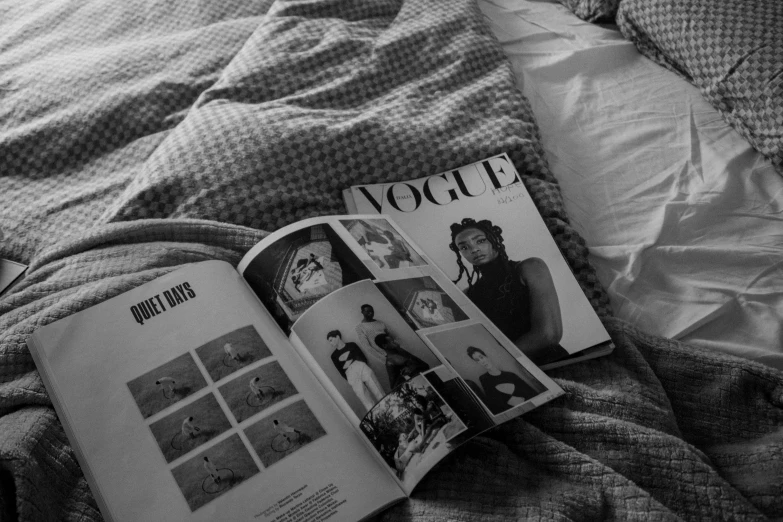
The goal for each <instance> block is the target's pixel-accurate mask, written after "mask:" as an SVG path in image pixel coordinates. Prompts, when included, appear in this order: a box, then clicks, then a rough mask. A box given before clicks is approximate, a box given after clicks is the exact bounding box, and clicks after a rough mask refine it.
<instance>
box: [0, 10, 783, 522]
mask: <svg viewBox="0 0 783 522" xmlns="http://www.w3.org/2000/svg"><path fill="white" fill-rule="evenodd" d="M0 98H1V99H2V103H0V176H1V177H0V199H2V205H1V206H0V227H2V229H3V231H4V233H5V238H6V239H5V242H4V243H3V244H2V246H0V256H2V257H10V258H12V259H16V260H19V261H23V262H28V263H31V269H30V272H29V274H28V277H27V278H26V279H25V281H24V282H23V283H22V284H21V285H20V286H18V287H17V288H16V289H15V290H14V292H13V293H12V294H10V295H8V296H6V297H4V298H3V299H2V300H0V518H2V519H5V518H9V519H14V518H18V519H19V520H25V521H36V520H98V519H100V514H99V513H98V511H97V508H96V504H95V502H94V499H93V498H92V496H91V494H90V492H89V489H88V487H87V485H86V482H85V480H84V478H83V476H82V473H81V471H80V469H79V467H78V465H77V463H76V461H75V458H74V456H73V453H72V451H71V449H70V447H69V446H68V442H67V439H66V438H65V435H64V433H63V430H62V427H61V425H60V424H59V421H58V420H57V418H56V416H55V414H54V412H53V410H52V408H51V404H50V401H49V398H48V396H47V394H46V391H45V389H44V387H43V385H42V382H41V380H40V377H39V376H38V374H37V372H36V370H35V366H34V364H33V362H32V358H31V357H30V354H29V352H28V350H27V346H26V339H27V337H28V336H29V335H30V333H31V332H32V331H33V330H34V329H35V328H37V327H39V326H41V325H43V324H47V323H49V322H52V321H54V320H57V319H58V318H61V317H64V316H66V315H69V314H72V313H74V312H76V311H78V310H81V309H84V308H85V307H88V306H90V305H93V304H97V303H99V302H101V301H103V300H105V299H107V298H109V297H112V296H114V295H117V294H118V293H120V292H122V291H125V290H127V289H129V288H132V287H134V286H137V285H139V284H142V283H144V282H147V281H149V280H151V279H152V278H154V277H157V276H159V275H161V274H163V273H165V272H167V271H169V270H172V269H174V268H176V267H178V266H181V265H183V264H185V263H190V262H194V261H201V260H204V259H224V260H227V261H229V262H232V263H236V262H237V261H238V260H239V258H240V257H241V255H242V253H244V252H245V251H246V250H247V249H248V248H249V247H250V246H251V245H252V244H254V243H255V242H256V241H258V240H259V239H260V238H261V237H262V236H263V232H261V230H271V229H274V228H276V227H279V226H280V225H283V224H286V223H290V222H292V221H294V220H296V219H299V218H303V217H307V216H311V215H316V214H321V213H334V212H341V211H342V210H343V209H342V205H341V202H340V197H339V196H340V190H341V189H342V188H345V187H346V186H348V185H350V184H353V183H371V182H375V181H380V180H393V179H404V178H409V177H419V176H422V175H426V174H433V173H436V172H441V171H443V170H446V169H449V168H452V167H456V166H459V165H462V164H466V163H470V162H473V161H477V160H478V159H481V158H483V157H486V156H490V155H493V154H497V153H500V152H503V151H506V152H508V153H509V155H510V156H511V158H512V159H513V160H514V162H515V164H516V166H517V168H518V170H519V171H520V172H524V173H525V182H526V184H527V185H528V188H529V189H530V191H531V194H532V196H533V199H534V201H535V202H536V204H537V205H538V207H539V209H540V210H541V212H542V214H543V215H544V217H545V219H546V222H547V225H548V226H549V228H550V230H551V231H552V233H553V235H554V236H555V238H556V240H557V242H558V244H559V246H560V247H561V249H562V250H563V252H564V254H565V255H566V258H567V260H568V261H569V263H570V265H571V266H572V268H573V269H574V271H575V273H576V275H577V278H578V279H579V281H580V283H581V284H582V286H583V288H584V290H585V292H586V293H587V295H588V297H589V298H590V300H591V302H592V303H593V305H594V306H595V307H596V309H597V310H598V311H599V313H600V314H601V315H602V317H604V320H605V322H606V325H607V328H608V329H609V331H610V333H611V334H612V336H613V338H614V340H615V343H616V344H617V350H616V352H615V353H614V354H613V355H611V356H609V357H605V358H603V359H600V360H596V361H592V362H588V363H583V364H579V365H575V366H572V367H568V368H564V369H559V370H557V371H554V372H552V375H553V376H554V377H555V378H556V379H557V380H558V382H559V383H560V384H561V386H563V388H564V389H565V390H566V392H567V393H566V396H565V397H563V398H560V399H558V400H556V401H554V402H552V403H550V404H548V405H546V406H544V407H542V408H540V409H538V410H536V411H534V412H532V413H531V414H528V415H526V416H525V417H524V419H523V420H518V421H514V422H512V423H509V424H507V425H504V426H502V427H500V428H499V429H496V430H495V431H493V432H491V433H490V434H488V435H487V436H485V437H481V438H480V439H478V440H477V441H475V442H472V443H470V444H469V445H467V446H466V447H465V448H463V449H461V450H460V451H458V452H457V454H456V455H454V456H452V457H450V458H449V459H448V460H447V461H445V462H444V463H443V464H442V465H441V466H440V467H438V468H437V469H436V470H435V471H433V472H432V473H431V475H430V476H428V478H427V479H426V480H425V481H424V482H423V483H422V484H421V486H420V488H419V489H418V490H417V492H416V493H415V494H414V497H413V499H412V500H410V501H409V502H407V503H404V504H401V505H399V506H396V507H395V508H393V509H392V510H391V511H389V512H387V513H385V514H384V515H382V516H381V518H382V519H383V520H406V521H407V520H419V521H423V520H432V521H435V520H438V521H440V520H476V521H478V520H507V519H509V518H515V517H520V518H521V517H530V518H541V519H551V520H556V519H557V520H562V519H580V520H596V519H612V518H614V519H620V520H628V519H641V520H648V519H651V518H654V519H663V520H677V519H685V520H695V519H702V520H720V519H726V520H730V519H733V520H736V519H754V518H759V519H760V518H763V517H764V516H769V517H777V518H782V517H783V498H781V495H780V494H779V492H780V489H781V486H782V485H783V375H781V374H780V373H776V372H774V371H772V370H770V369H768V368H766V367H763V366H760V365H755V364H752V363H749V362H745V361H742V360H739V359H733V358H727V357H722V356H716V355H714V354H711V353H708V352H705V351H701V350H698V349H696V348H694V347H690V346H687V345H682V344H678V343H675V342H670V341H667V340H664V339H660V338H655V337H650V336H646V335H643V334H641V333H639V332H637V331H635V330H633V329H631V328H629V327H627V326H626V325H624V324H623V323H621V322H619V321H617V320H615V319H612V318H611V317H610V316H609V311H608V309H607V306H606V302H607V300H606V296H605V294H604V293H603V291H602V290H601V289H600V287H599V285H598V284H597V283H596V279H595V276H594V273H593V270H592V269H591V267H590V266H589V265H588V263H587V260H586V259H587V258H586V250H585V248H584V245H583V242H582V241H581V240H580V238H579V237H578V235H577V234H576V233H575V232H574V231H573V230H572V228H571V227H570V225H569V224H568V222H567V218H566V216H565V212H564V210H563V206H562V201H561V199H560V195H559V192H558V189H557V185H556V182H555V181H554V179H553V178H552V176H551V174H550V173H549V170H548V167H547V164H546V161H545V159H544V157H543V153H542V149H541V146H540V144H539V140H538V132H537V127H536V126H535V123H534V119H533V116H532V114H531V113H530V109H529V106H528V104H527V102H526V100H525V99H524V98H523V97H522V96H521V94H520V93H519V91H517V90H516V88H515V86H514V80H513V78H512V76H511V72H510V68H509V66H508V64H507V63H506V61H505V58H504V55H503V54H502V51H501V50H500V48H499V47H498V45H497V43H496V42H495V41H494V39H493V37H492V36H491V35H490V33H489V32H488V30H487V29H486V27H485V26H484V23H483V20H482V18H481V15H480V14H479V12H478V10H477V9H476V7H475V6H474V5H473V3H472V2H471V1H469V0H461V1H455V0H449V1H443V2H432V1H427V0H405V1H395V2H392V1H389V2H366V1H363V0H362V1H356V2H345V1H343V2H340V1H335V0H305V1H298V2H286V1H277V2H274V3H270V2H257V3H251V2H236V3H230V2H204V3H196V2H191V3H185V2H182V3H181V5H180V4H179V3H171V2H164V1H160V2H155V1H146V2H145V1H140V0H135V1H129V2H115V1H113V2H104V1H101V2H98V1H93V2H90V1H87V2H84V1H78V2H77V1H72V2H69V1H67V0H66V1H64V2H59V3H56V4H52V3H50V2H45V1H40V2H29V3H13V4H12V3H7V2H6V3H0Z"/></svg>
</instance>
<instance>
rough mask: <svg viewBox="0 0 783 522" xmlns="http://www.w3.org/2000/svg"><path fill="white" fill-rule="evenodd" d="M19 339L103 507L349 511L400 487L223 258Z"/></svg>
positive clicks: (179, 513) (187, 514)
mask: <svg viewBox="0 0 783 522" xmlns="http://www.w3.org/2000/svg"><path fill="white" fill-rule="evenodd" d="M31 339H32V342H31V349H32V352H33V354H34V356H35V360H36V364H37V365H38V368H39V369H40V370H41V374H42V376H43V377H44V381H45V383H46V385H47V388H48V389H49V391H50V395H51V397H52V399H53V402H54V404H55V407H56V409H57V412H58V415H59V416H60V418H61V419H62V421H63V424H64V426H65V427H66V431H67V433H68V436H69V439H70V440H71V442H72V445H73V446H74V448H75V450H76V452H77V455H78V456H79V459H80V462H81V464H82V468H83V469H84V471H85V474H86V476H87V477H88V480H89V483H90V486H91V487H92V489H93V491H94V492H95V493H96V495H95V496H96V498H97V499H98V501H99V504H100V506H101V511H102V513H103V514H104V516H105V518H107V519H108V520H194V521H198V520H201V521H211V520H258V521H266V522H272V521H282V520H286V521H321V520H327V519H331V520H346V521H351V520H359V519H362V518H364V517H367V516H369V515H371V514H372V513H374V512H377V511H378V510H380V509H382V508H384V507H386V506H388V505H389V504H390V503H392V502H395V501H397V500H400V499H402V498H404V494H403V492H402V491H401V489H400V487H399V485H398V484H397V483H396V482H395V481H394V480H393V479H392V478H391V477H389V475H388V472H387V470H385V469H384V468H383V467H382V466H380V465H379V463H378V460H377V457H376V456H375V455H374V454H372V453H371V452H369V451H367V449H366V443H365V441H364V440H363V439H362V438H361V437H360V436H359V435H358V434H357V432H356V430H355V429H354V427H353V426H351V425H350V424H349V423H348V422H346V420H345V416H344V415H343V413H342V412H341V410H340V409H339V408H338V407H337V406H336V405H335V403H334V402H333V401H332V400H331V399H330V397H329V395H328V394H327V393H325V392H324V389H323V388H322V386H321V385H320V384H319V383H318V381H317V380H315V379H313V376H312V373H311V372H310V371H309V370H308V369H307V367H306V366H304V364H303V362H302V360H301V358H300V357H298V356H297V355H296V353H295V352H294V350H293V349H292V348H291V346H290V343H289V341H288V340H287V339H286V338H285V336H284V335H283V334H282V332H280V329H279V328H278V327H277V325H276V324H275V323H274V321H273V320H272V319H271V317H269V315H268V313H267V312H266V311H265V310H264V308H263V307H262V306H261V305H260V304H259V302H258V299H257V298H256V297H255V296H254V295H253V293H252V292H251V291H250V290H249V289H248V287H247V284H246V283H245V282H244V281H243V280H242V278H241V277H240V276H239V274H238V273H237V272H236V270H234V268H233V267H232V266H231V265H229V264H227V263H224V262H219V261H207V262H203V263H196V264H194V265H190V266H188V267H185V268H183V269H180V270H177V271H174V272H172V273H170V274H167V275H165V276H163V277H161V278H159V279H156V280H155V281H152V282H150V283H147V284H145V285H143V286H141V287H139V288H136V289H134V290H131V291H129V292H127V293H124V294H122V295H120V296H117V297H115V298H113V299H110V300H108V301H106V302H104V303H102V304H100V305H98V306H95V307H92V308H90V309H88V310H85V311H83V312H80V313H77V314H75V315H72V316H70V317H67V318H65V319H62V320H60V321H57V322H55V323H53V324H51V325H48V326H46V327H44V328H42V329H40V330H38V331H36V332H35V333H34V335H33V337H32V338H31Z"/></svg>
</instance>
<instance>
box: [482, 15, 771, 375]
mask: <svg viewBox="0 0 783 522" xmlns="http://www.w3.org/2000/svg"><path fill="white" fill-rule="evenodd" d="M479 6H480V8H481V9H482V12H484V13H485V14H486V15H487V17H488V19H489V21H490V26H491V27H492V29H493V32H494V33H495V34H496V35H497V37H498V39H499V40H500V41H501V43H502V45H503V49H504V51H505V52H506V54H507V55H508V57H509V59H510V61H511V65H512V68H513V69H514V72H515V75H516V79H517V85H518V86H519V88H520V90H522V91H523V93H524V94H525V95H526V96H527V98H528V99H529V100H530V103H531V105H532V107H533V111H534V113H535V114H536V118H537V121H538V126H539V129H540V131H541V137H542V144H543V146H544V150H545V152H546V155H547V159H548V160H549V165H550V168H551V170H552V173H553V174H554V176H555V177H556V178H557V180H558V182H559V184H560V190H561V192H562V194H563V199H564V201H565V207H566V211H567V212H568V216H569V218H570V219H571V222H572V224H573V226H574V228H576V230H577V231H578V232H579V233H580V235H581V236H582V237H583V238H584V239H585V241H586V242H587V245H588V248H589V249H590V262H591V263H592V264H593V266H595V268H596V271H597V273H598V277H599V279H600V281H601V283H602V284H603V285H604V287H605V288H606V289H607V291H608V293H609V297H610V301H611V304H612V311H613V312H614V314H615V316H616V317H618V318H621V319H624V320H626V321H628V322H629V323H631V324H633V325H635V326H637V327H639V328H641V329H642V330H644V331H646V332H649V333H654V334H657V335H661V336H663V337H669V338H675V339H678V340H681V341H686V342H689V343H693V344H698V345H699V346H703V347H706V348H710V349H712V350H716V351H721V352H724V353H728V354H732V355H739V356H742V357H747V358H749V359H752V360H755V361H758V362H763V363H765V364H768V365H770V366H773V367H775V368H777V369H779V370H783V177H781V176H780V175H779V174H778V173H777V172H776V171H775V168H774V166H773V165H772V164H771V163H770V162H769V160H767V159H765V158H764V157H763V156H762V155H761V153H759V152H757V151H755V150H753V147H752V146H751V145H750V144H749V143H748V141H747V140H745V139H744V138H743V137H742V136H740V134H739V133H738V132H736V131H735V130H734V129H732V128H731V126H730V125H729V124H728V123H726V122H725V121H724V120H723V118H721V116H720V114H719V113H718V112H717V111H716V110H715V109H714V108H713V107H711V106H710V104H709V103H708V102H707V101H706V100H705V99H704V98H703V96H702V95H701V93H700V92H699V90H698V89H697V88H696V87H695V86H693V85H691V84H690V83H688V82H687V81H686V80H684V79H683V78H682V77H680V76H678V75H677V74H675V73H673V72H671V71H669V70H667V69H665V68H663V67H661V66H659V65H658V64H656V63H653V62H652V61H651V60H649V59H648V58H646V57H645V56H644V55H642V54H640V53H639V52H638V50H637V49H636V47H635V46H634V45H633V43H631V42H629V41H627V40H626V39H624V38H623V36H622V34H621V33H620V32H619V31H618V30H617V28H616V27H608V26H599V25H596V24H592V23H585V22H582V21H581V20H579V19H577V17H576V16H574V15H573V14H572V13H570V12H568V10H567V9H566V8H565V7H564V6H562V5H560V4H559V3H558V2H557V1H556V0H549V1H540V0H537V1H532V0H481V1H480V2H479Z"/></svg>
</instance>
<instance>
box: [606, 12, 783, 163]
mask: <svg viewBox="0 0 783 522" xmlns="http://www.w3.org/2000/svg"><path fill="white" fill-rule="evenodd" d="M617 24H618V25H619V27H620V29H621V30H622V32H623V34H624V35H625V37H626V38H628V39H629V40H631V41H633V42H634V43H635V44H636V46H637V47H638V48H639V50H640V51H641V52H642V53H643V54H644V55H645V56H647V57H649V58H651V59H652V60H654V61H656V62H658V63H659V64H661V65H663V66H664V67H667V68H669V69H671V70H672V71H675V72H676V73H678V74H680V75H682V76H684V77H685V78H686V79H687V80H688V81H690V82H691V83H693V84H694V85H695V86H697V87H698V88H699V89H700V90H701V92H702V94H703V95H704V97H705V98H706V99H707V100H708V101H709V102H710V103H711V104H712V105H713V106H714V107H715V108H716V109H717V110H718V112H720V113H721V115H722V116H723V117H724V118H725V119H726V121H727V122H728V123H729V124H730V125H731V126H733V127H734V128H735V129H737V131H738V132H739V133H740V134H741V135H742V136H744V137H745V138H746V139H747V140H748V141H749V142H750V143H751V145H753V147H754V148H756V150H758V151H759V152H761V153H762V154H763V155H764V156H766V157H767V158H768V159H769V160H770V161H771V162H772V164H773V165H774V166H775V168H776V169H777V171H778V172H779V173H780V174H781V175H783V2H781V1H780V0H754V1H752V2H746V1H742V0H685V1H683V0H623V1H622V2H621V4H620V8H619V10H618V13H617Z"/></svg>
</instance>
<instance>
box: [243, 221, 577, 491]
mask: <svg viewBox="0 0 783 522" xmlns="http://www.w3.org/2000/svg"><path fill="white" fill-rule="evenodd" d="M239 271H240V273H241V274H242V275H243V277H245V279H246V280H247V281H248V284H249V285H250V287H251V288H253V290H254V291H255V292H256V293H257V295H258V296H259V299H260V300H261V301H262V302H263V303H264V305H265V306H267V308H269V309H270V311H271V312H272V315H273V316H274V317H275V318H276V319H277V321H278V324H279V325H280V327H281V329H282V330H283V331H285V332H286V333H288V334H289V335H290V339H291V344H292V345H293V346H294V347H296V348H298V350H299V351H300V353H301V355H302V357H303V358H304V359H305V360H306V361H307V362H308V364H309V366H310V367H311V369H312V370H313V372H314V374H315V375H316V376H317V377H318V378H319V380H320V381H321V382H322V383H323V384H324V386H325V388H326V389H327V390H328V391H329V392H330V393H331V395H332V396H333V397H334V398H335V401H336V402H337V403H338V404H339V405H341V407H342V409H343V411H344V412H345V415H346V417H347V418H348V419H349V420H350V422H351V423H352V424H353V425H354V426H356V427H357V429H358V430H360V431H361V432H362V433H363V434H364V435H365V436H366V438H367V441H368V443H369V444H370V445H371V447H372V448H374V449H375V450H376V451H377V453H378V455H379V457H380V459H381V460H382V461H383V463H384V464H385V465H386V466H387V467H388V469H389V472H390V473H391V474H393V475H394V476H395V477H396V478H397V479H398V480H399V481H400V484H401V486H402V488H403V489H404V490H405V491H406V493H410V491H412V490H413V488H414V487H415V485H416V484H417V483H418V482H419V480H421V478H422V477H423V476H424V475H425V474H426V473H427V471H429V470H430V469H431V468H432V467H433V466H434V465H435V464H436V463H437V462H439V461H440V460H441V459H442V458H443V457H445V456H446V455H447V454H448V453H449V452H450V451H452V450H453V449H454V448H456V447H457V446H458V445H460V444H461V443H463V442H465V441H466V440H468V439H469V438H470V437H472V436H475V435H476V434H478V433H480V432H482V431H484V430H486V429H489V428H491V427H493V426H495V425H497V424H500V423H502V422H505V421H507V420H509V419H511V418H514V417H516V416H518V415H521V414H522V413H524V412H526V411H529V410H530V409H532V408H535V407H536V406H539V405H541V404H544V403H545V402H547V401H549V400H551V399H553V398H555V397H557V396H558V395H559V394H561V393H562V391H561V390H560V388H559V387H558V386H557V385H556V384H555V383H554V382H553V381H552V380H551V379H549V378H548V377H547V376H546V375H545V374H544V373H543V372H542V371H541V370H540V369H539V368H537V367H536V366H535V365H533V364H532V363H531V362H530V360H529V359H528V358H527V357H525V356H524V355H523V354H522V352H521V351H520V350H519V349H517V348H516V346H514V344H513V343H511V342H510V341H509V340H508V339H507V338H506V337H505V336H503V334H502V333H501V332H500V331H499V330H498V329H497V327H495V326H494V325H492V324H491V323H489V322H488V321H487V320H486V319H485V317H484V316H483V315H482V314H481V312H480V311H479V310H478V308H477V307H476V306H475V305H474V304H473V303H472V302H471V301H470V300H469V299H468V298H467V297H466V296H465V295H464V294H463V293H462V292H460V291H459V290H458V289H457V287H456V286H455V285H454V284H453V283H452V282H451V281H450V280H449V279H448V278H447V277H446V276H445V275H444V274H443V273H442V272H441V271H440V270H439V269H438V268H437V267H436V266H435V265H434V264H433V263H432V261H431V260H429V258H428V257H427V256H426V254H423V253H422V252H421V251H419V250H418V247H416V246H415V245H414V244H413V242H412V241H411V240H410V238H409V237H408V236H407V235H406V234H405V233H404V232H402V231H401V230H400V229H399V228H398V227H397V226H396V225H395V224H394V223H393V222H392V221H391V220H389V219H387V218H386V217H383V216H381V217H379V216H350V217H346V216H342V217H340V216H331V217H325V218H314V219H310V220H305V221H302V222H300V223H297V224H294V225H291V226H289V227H286V228H285V229H281V230H280V231H278V232H276V233H274V234H272V235H270V236H269V237H267V238H265V239H264V241H262V242H261V243H260V244H259V245H257V246H256V247H254V248H253V249H252V250H251V251H250V252H249V253H248V254H247V255H246V256H245V258H244V259H243V260H242V262H241V263H240V265H239Z"/></svg>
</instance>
